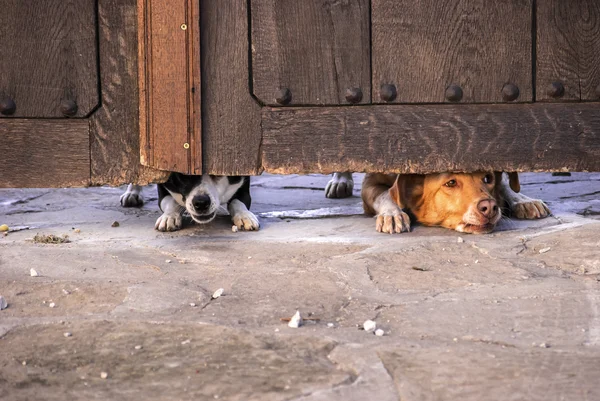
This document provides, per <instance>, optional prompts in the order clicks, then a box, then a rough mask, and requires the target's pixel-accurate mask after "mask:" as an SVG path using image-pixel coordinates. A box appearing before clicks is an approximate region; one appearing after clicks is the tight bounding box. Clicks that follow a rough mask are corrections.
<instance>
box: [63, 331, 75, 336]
mask: <svg viewBox="0 0 600 401" xmlns="http://www.w3.org/2000/svg"><path fill="white" fill-rule="evenodd" d="M72 335H73V334H71V333H69V332H66V333H64V334H63V336H65V337H71V336H72Z"/></svg>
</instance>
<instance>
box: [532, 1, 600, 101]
mask: <svg viewBox="0 0 600 401" xmlns="http://www.w3.org/2000/svg"><path fill="white" fill-rule="evenodd" d="M536 64H537V73H536V74H537V75H536V99H537V100H556V101H566V100H567V101H568V100H580V99H581V100H598V99H600V93H598V92H597V90H600V87H599V86H600V1H598V0H568V1H565V0H537V59H536ZM553 82H561V83H562V84H563V87H564V95H563V96H562V97H560V98H553V97H551V96H550V95H549V94H548V86H549V85H550V84H551V83H553Z"/></svg>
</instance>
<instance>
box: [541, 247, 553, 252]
mask: <svg viewBox="0 0 600 401" xmlns="http://www.w3.org/2000/svg"><path fill="white" fill-rule="evenodd" d="M550 249H552V248H550V247H547V248H542V249H540V250H539V253H546V252H548V251H549V250H550Z"/></svg>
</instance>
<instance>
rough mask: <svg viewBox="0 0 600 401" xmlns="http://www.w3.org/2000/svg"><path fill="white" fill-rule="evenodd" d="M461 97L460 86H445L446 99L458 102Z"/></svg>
mask: <svg viewBox="0 0 600 401" xmlns="http://www.w3.org/2000/svg"><path fill="white" fill-rule="evenodd" d="M462 97H463V91H462V88H461V87H460V86H458V85H456V84H451V85H449V86H448V87H447V88H446V100H448V101H450V102H459V101H460V100H461V99H462Z"/></svg>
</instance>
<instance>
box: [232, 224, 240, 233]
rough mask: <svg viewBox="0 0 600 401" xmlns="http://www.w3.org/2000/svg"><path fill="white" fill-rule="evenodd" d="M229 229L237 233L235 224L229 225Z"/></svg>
mask: <svg viewBox="0 0 600 401" xmlns="http://www.w3.org/2000/svg"><path fill="white" fill-rule="evenodd" d="M231 231H232V232H234V233H237V232H238V227H237V226H235V225H233V226H231Z"/></svg>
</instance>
